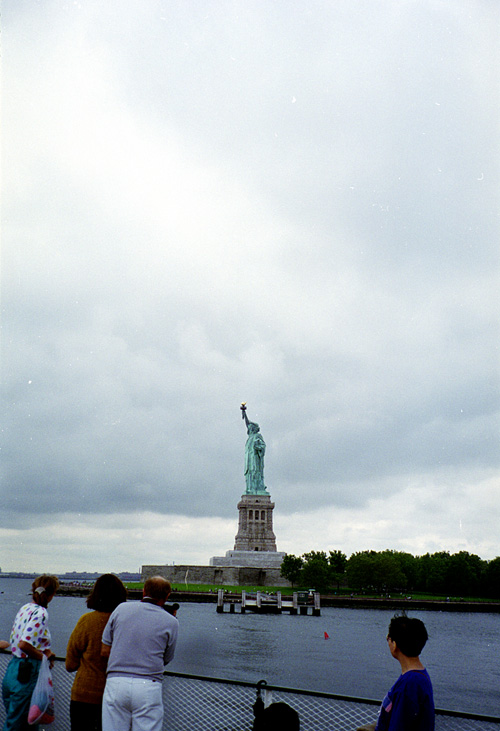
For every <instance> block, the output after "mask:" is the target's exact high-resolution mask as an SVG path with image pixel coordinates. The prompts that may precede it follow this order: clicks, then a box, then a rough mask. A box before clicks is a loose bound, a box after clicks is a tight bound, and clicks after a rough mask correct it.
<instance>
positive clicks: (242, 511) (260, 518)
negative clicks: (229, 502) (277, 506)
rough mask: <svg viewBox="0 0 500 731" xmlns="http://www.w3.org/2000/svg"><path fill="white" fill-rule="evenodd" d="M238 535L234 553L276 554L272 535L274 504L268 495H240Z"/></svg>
mask: <svg viewBox="0 0 500 731" xmlns="http://www.w3.org/2000/svg"><path fill="white" fill-rule="evenodd" d="M238 510H239V521H238V533H237V534H236V540H235V543H234V550H235V551H271V552H273V553H276V536H275V535H274V533H273V510H274V503H272V502H271V497H270V495H246V494H245V495H242V496H241V500H240V502H239V503H238Z"/></svg>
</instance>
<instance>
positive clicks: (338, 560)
mask: <svg viewBox="0 0 500 731" xmlns="http://www.w3.org/2000/svg"><path fill="white" fill-rule="evenodd" d="M328 563H329V564H330V578H331V581H332V583H334V584H336V585H337V589H339V588H340V583H341V582H342V581H343V580H344V578H345V569H346V565H347V556H346V555H345V553H342V551H330V555H329V556H328Z"/></svg>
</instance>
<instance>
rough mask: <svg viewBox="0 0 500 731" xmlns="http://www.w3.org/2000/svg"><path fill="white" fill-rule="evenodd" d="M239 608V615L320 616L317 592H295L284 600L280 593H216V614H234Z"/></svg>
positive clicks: (221, 591)
mask: <svg viewBox="0 0 500 731" xmlns="http://www.w3.org/2000/svg"><path fill="white" fill-rule="evenodd" d="M237 607H239V613H240V614H245V612H254V613H256V614H282V613H283V612H288V613H289V614H299V615H302V616H306V615H310V616H312V617H319V616H321V602H320V595H319V592H317V591H315V592H312V593H311V592H299V591H295V592H294V593H293V595H292V597H291V598H289V597H288V596H287V597H286V598H284V597H283V596H282V594H281V592H280V591H278V592H277V593H276V594H266V593H265V592H262V591H257V592H256V593H255V594H250V593H248V592H246V591H242V592H241V596H240V595H239V594H228V593H227V592H225V591H224V589H219V590H218V592H217V613H218V614H223V613H224V612H229V613H230V614H235V613H236V608H237Z"/></svg>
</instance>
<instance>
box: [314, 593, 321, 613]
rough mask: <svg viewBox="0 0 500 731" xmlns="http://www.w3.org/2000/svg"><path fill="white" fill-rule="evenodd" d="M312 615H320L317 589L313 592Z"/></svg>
mask: <svg viewBox="0 0 500 731" xmlns="http://www.w3.org/2000/svg"><path fill="white" fill-rule="evenodd" d="M313 616H314V617H320V616H321V608H320V594H319V591H315V592H314V609H313Z"/></svg>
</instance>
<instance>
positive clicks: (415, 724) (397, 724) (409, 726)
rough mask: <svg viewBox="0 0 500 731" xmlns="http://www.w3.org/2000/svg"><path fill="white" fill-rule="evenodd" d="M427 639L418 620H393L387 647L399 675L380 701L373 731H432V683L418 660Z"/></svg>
mask: <svg viewBox="0 0 500 731" xmlns="http://www.w3.org/2000/svg"><path fill="white" fill-rule="evenodd" d="M427 638H428V635H427V630H426V629H425V625H424V623H423V622H422V621H421V620H420V619H416V618H410V617H407V616H405V615H403V616H395V617H393V618H392V620H391V623H390V625H389V632H388V634H387V643H388V645H389V651H390V653H391V655H392V656H393V658H394V659H395V660H397V661H398V662H399V664H400V665H401V675H400V676H399V678H398V679H397V680H396V682H395V683H394V685H393V686H392V688H391V689H390V691H389V692H388V693H387V695H386V697H385V698H384V700H383V701H382V706H381V708H380V713H379V717H378V721H377V724H376V727H375V728H376V731H434V698H433V694H432V683H431V679H430V678H429V674H428V673H427V670H426V669H425V668H424V666H423V665H422V663H421V662H420V657H419V655H420V653H421V652H422V650H423V648H424V645H425V643H426V642H427Z"/></svg>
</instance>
